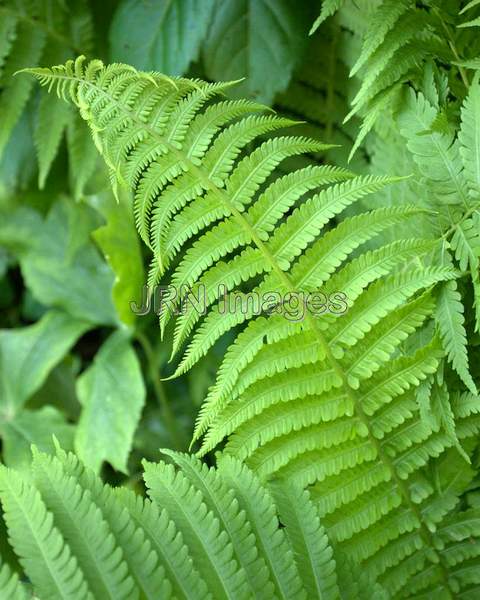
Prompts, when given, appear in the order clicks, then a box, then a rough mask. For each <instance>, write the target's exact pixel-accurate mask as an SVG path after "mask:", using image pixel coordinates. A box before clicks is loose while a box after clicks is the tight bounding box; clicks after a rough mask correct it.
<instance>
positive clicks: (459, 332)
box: [437, 281, 477, 394]
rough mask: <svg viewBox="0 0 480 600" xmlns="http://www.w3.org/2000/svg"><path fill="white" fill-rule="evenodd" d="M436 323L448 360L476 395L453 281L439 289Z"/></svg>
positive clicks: (461, 314) (459, 299) (461, 308)
mask: <svg viewBox="0 0 480 600" xmlns="http://www.w3.org/2000/svg"><path fill="white" fill-rule="evenodd" d="M437 322H438V327H439V330H440V335H441V336H442V340H443V344H444V348H445V351H446V353H447V356H448V359H449V360H450V361H451V363H452V366H453V368H454V369H455V370H456V371H457V373H458V375H459V376H460V378H461V379H462V381H463V382H464V383H465V385H466V386H467V387H468V389H469V390H470V391H471V392H472V394H476V393H477V389H476V386H475V383H474V381H473V379H472V376H471V375H470V371H469V366H468V354H467V335H466V332H465V326H464V316H463V305H462V302H461V296H460V293H459V292H458V290H457V284H456V282H455V281H449V282H448V283H446V284H445V285H444V286H443V287H442V288H441V291H440V294H439V300H438V305H437Z"/></svg>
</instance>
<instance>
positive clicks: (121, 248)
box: [91, 193, 144, 325]
mask: <svg viewBox="0 0 480 600" xmlns="http://www.w3.org/2000/svg"><path fill="white" fill-rule="evenodd" d="M91 204H92V205H93V206H95V208H97V210H99V211H100V212H101V213H102V215H103V216H104V217H105V219H106V224H105V225H103V226H102V227H100V228H99V229H97V230H95V231H94V232H93V237H94V238H95V240H96V241H97V243H98V245H99V246H100V248H101V249H102V252H103V253H104V255H105V258H106V260H107V261H108V263H109V264H110V266H111V267H112V269H113V272H114V273H115V283H114V285H113V290H112V294H113V302H114V304H115V308H116V309H117V313H118V316H119V318H120V320H121V321H122V322H123V323H125V325H132V324H133V323H134V321H135V316H136V315H135V313H134V312H133V311H132V310H131V308H130V303H131V302H132V301H135V302H137V303H138V302H140V300H141V296H142V287H143V284H144V271H143V260H142V253H141V249H140V243H139V238H138V235H137V232H136V229H135V223H134V220H133V214H132V211H131V205H130V204H128V201H127V200H126V199H125V198H124V196H122V195H120V202H119V203H117V202H116V201H115V198H114V197H113V195H112V194H111V193H104V194H99V195H97V196H93V197H92V198H91Z"/></svg>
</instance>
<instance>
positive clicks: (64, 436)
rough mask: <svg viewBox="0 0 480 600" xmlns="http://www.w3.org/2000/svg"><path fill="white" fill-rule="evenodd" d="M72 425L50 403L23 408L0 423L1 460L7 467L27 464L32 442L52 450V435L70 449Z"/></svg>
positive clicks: (42, 448) (51, 451) (44, 448)
mask: <svg viewBox="0 0 480 600" xmlns="http://www.w3.org/2000/svg"><path fill="white" fill-rule="evenodd" d="M74 429H75V428H74V426H73V425H71V424H70V423H67V421H66V420H65V417H64V416H63V415H62V414H61V413H60V412H59V411H58V410H57V409H56V408H53V407H52V406H44V407H43V408H41V409H40V410H36V411H33V410H22V411H21V412H20V413H19V414H18V415H16V416H15V417H14V418H13V419H12V420H11V421H4V422H3V423H1V424H0V434H1V437H2V443H3V452H2V455H3V460H4V462H5V464H6V465H7V466H9V467H14V468H20V467H22V466H25V465H28V464H30V462H31V459H32V449H31V447H32V444H34V445H35V446H37V447H38V449H39V450H42V451H43V452H49V453H53V452H54V450H55V446H54V442H53V436H55V437H56V438H57V440H58V441H59V443H60V445H61V446H62V448H64V449H65V450H72V449H73V433H74Z"/></svg>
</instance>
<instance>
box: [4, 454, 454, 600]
mask: <svg viewBox="0 0 480 600" xmlns="http://www.w3.org/2000/svg"><path fill="white" fill-rule="evenodd" d="M168 455H169V458H170V459H171V460H172V461H173V462H174V464H175V465H176V467H174V466H173V465H172V464H166V463H164V462H160V463H158V464H151V463H148V464H146V465H145V467H146V471H145V481H146V484H147V488H148V492H149V495H150V496H151V498H152V500H148V499H144V498H142V497H141V496H137V495H136V494H135V493H134V492H132V491H130V490H127V489H125V488H119V489H113V488H111V487H109V486H107V485H104V484H102V482H101V481H100V479H99V478H98V477H97V476H96V475H95V474H94V473H93V472H92V471H90V470H88V469H86V468H85V467H84V466H83V465H82V464H81V463H79V462H78V460H77V459H76V457H75V456H74V455H72V454H68V455H67V454H65V453H64V452H63V451H62V450H60V449H58V450H57V455H56V456H50V455H46V454H43V453H40V452H38V451H36V450H34V464H33V466H32V468H31V472H30V473H29V474H26V473H24V474H23V475H20V474H18V473H16V472H14V471H9V470H7V469H5V468H4V467H2V471H1V474H0V477H1V479H0V500H1V501H2V504H3V507H4V511H5V518H6V522H7V527H8V531H9V536H10V540H11V542H12V545H13V548H14V550H15V551H16V552H17V553H18V555H19V557H20V562H21V564H22V567H23V568H24V569H25V572H26V573H27V574H28V576H29V577H30V579H31V581H32V583H33V587H34V592H35V593H37V594H38V595H39V597H41V598H52V600H53V599H57V598H58V599H60V598H62V599H64V598H72V600H73V599H75V600H80V599H82V598H90V599H93V598H95V599H98V600H103V599H104V598H108V597H110V595H109V591H108V589H109V585H110V583H112V582H113V579H111V577H112V576H113V577H114V578H117V580H118V581H120V580H121V581H122V582H123V583H122V588H123V591H121V590H120V589H119V590H118V593H119V595H118V596H116V597H128V598H129V599H130V598H132V599H134V598H148V599H152V600H153V599H155V600H158V599H159V598H162V599H163V598H177V599H180V598H188V599H191V600H197V599H199V598H242V599H245V600H248V599H250V598H253V597H255V598H279V599H280V598H283V599H285V600H287V599H288V600H290V599H291V598H294V599H295V600H297V599H299V600H300V599H304V600H306V599H307V598H309V599H310V598H312V599H315V598H317V599H318V600H330V599H331V600H334V599H335V600H336V599H337V598H339V597H340V590H339V587H338V585H337V578H336V574H335V573H336V565H335V561H334V559H333V556H332V549H331V547H330V545H329V543H328V539H327V537H326V535H325V532H324V530H323V529H322V527H321V525H320V523H319V519H318V512H317V508H316V506H315V505H314V504H313V503H312V502H311V500H310V499H309V496H308V494H307V493H306V492H303V491H301V490H298V489H296V488H291V487H290V485H289V484H288V483H287V482H282V483H281V484H280V482H279V483H278V486H277V487H276V491H275V494H274V495H273V496H272V495H271V493H270V492H269V490H268V489H267V488H266V487H265V486H263V485H262V484H261V483H260V481H259V479H258V478H257V477H256V476H255V475H254V474H253V473H252V472H251V471H249V470H248V469H247V468H246V467H245V466H244V465H242V464H241V463H240V462H239V461H237V460H235V459H232V458H225V460H223V461H222V462H221V465H220V466H219V467H218V469H214V468H207V467H206V466H204V465H202V464H201V463H200V462H199V460H198V459H196V458H193V457H190V456H187V455H184V454H179V453H176V452H171V451H169V452H168ZM24 477H25V479H23V478H24ZM27 477H28V478H29V481H28V483H27V479H26V478H27ZM47 483H49V484H51V487H50V488H49V487H48V485H47ZM280 490H281V492H280ZM280 493H281V496H280ZM275 498H278V503H276V501H275ZM289 498H295V499H297V500H298V502H297V504H296V505H295V507H290V506H288V501H287V503H285V501H284V500H285V499H287V500H288V499H289ZM87 505H88V509H87ZM85 509H87V512H85ZM85 516H86V518H87V519H89V520H91V521H93V520H95V521H97V524H98V526H99V527H98V528H92V527H88V526H87V525H86V523H85ZM91 525H93V523H91ZM463 528H464V529H465V525H463ZM457 529H458V531H462V524H461V523H459V524H458V525H457ZM452 530H453V529H452ZM27 534H28V535H27ZM107 546H109V553H108V554H103V550H102V547H103V548H104V549H105V548H106V547H107ZM304 548H308V552H309V556H310V558H311V563H310V564H309V565H306V564H305V563H304V557H303V556H299V555H298V552H299V551H300V550H301V549H304ZM102 556H103V557H104V558H106V559H107V560H108V563H107V562H105V560H104V559H102ZM96 558H98V559H99V560H98V561H95V559H96ZM90 561H93V562H91V563H90ZM89 563H90V565H89ZM342 564H343V563H342ZM67 566H68V568H66V567H67ZM88 566H90V567H91V569H92V570H91V571H89V570H88ZM112 567H113V568H114V569H113V571H112V570H111V569H112ZM0 574H1V576H2V579H0V585H2V584H3V579H4V578H5V577H4V574H7V576H8V580H6V581H7V584H6V587H5V589H7V590H10V589H11V590H13V589H15V586H17V588H16V589H18V590H21V588H19V587H18V583H17V579H16V577H15V576H11V575H9V574H8V573H7V570H6V569H5V567H3V570H2V571H0ZM87 581H88V586H89V587H88V588H87ZM339 584H340V589H341V591H342V596H341V597H342V598H346V599H347V600H355V599H356V597H357V596H355V594H353V593H351V592H350V589H353V588H354V587H355V582H349V577H347V578H346V580H345V581H342V582H339ZM371 586H372V587H371V589H378V588H376V587H375V583H374V582H373V581H372V582H371ZM127 587H128V592H127ZM89 588H90V590H91V591H89ZM344 589H345V590H347V591H346V592H344ZM231 592H234V593H233V595H232V594H231ZM19 593H21V592H19ZM125 594H127V595H125ZM7 597H8V596H7ZM12 597H13V598H15V600H16V599H17V598H21V597H22V596H20V595H17V596H12ZM25 597H26V596H25ZM2 598H3V596H2Z"/></svg>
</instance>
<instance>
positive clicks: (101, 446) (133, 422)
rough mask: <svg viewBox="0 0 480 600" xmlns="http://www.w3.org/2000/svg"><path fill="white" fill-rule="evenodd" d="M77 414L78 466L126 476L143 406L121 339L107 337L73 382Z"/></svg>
mask: <svg viewBox="0 0 480 600" xmlns="http://www.w3.org/2000/svg"><path fill="white" fill-rule="evenodd" d="M77 394H78V398H79V400H80V403H81V404H82V407H83V410H82V414H81V416H80V421H79V424H78V427H77V431H76V435H75V449H76V451H77V453H78V455H79V457H80V458H81V459H82V461H83V462H84V463H85V464H86V465H88V466H89V467H91V468H92V469H94V470H95V471H98V470H99V469H100V467H101V465H102V462H103V461H105V460H106V461H108V462H109V463H110V464H111V465H112V466H113V467H115V469H117V470H119V471H123V472H126V471H127V459H128V454H129V452H130V449H131V447H132V440H133V434H134V432H135V429H136V427H137V424H138V421H139V419H140V413H141V411H142V407H143V405H144V402H145V385H144V383H143V378H142V372H141V369H140V364H139V362H138V359H137V356H136V354H135V352H134V350H133V349H132V347H131V345H130V343H129V341H128V337H127V335H126V334H125V333H124V332H122V331H117V332H115V333H113V334H112V335H111V336H110V338H109V339H108V340H107V341H106V342H105V343H104V344H103V346H102V347H101V348H100V350H99V352H98V354H97V355H96V356H95V359H94V361H93V364H92V365H91V366H90V367H89V368H88V369H87V370H86V371H85V372H84V373H82V375H80V377H79V378H78V380H77Z"/></svg>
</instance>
